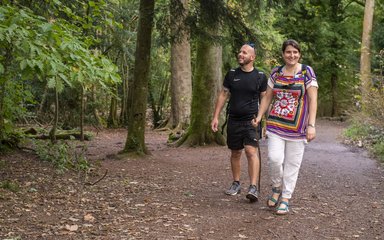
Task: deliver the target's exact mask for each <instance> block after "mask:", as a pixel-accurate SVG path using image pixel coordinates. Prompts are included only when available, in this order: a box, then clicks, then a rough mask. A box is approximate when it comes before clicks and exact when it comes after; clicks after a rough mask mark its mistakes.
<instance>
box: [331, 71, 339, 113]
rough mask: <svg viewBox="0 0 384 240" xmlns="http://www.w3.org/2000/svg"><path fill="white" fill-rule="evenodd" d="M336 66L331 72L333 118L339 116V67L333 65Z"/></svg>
mask: <svg viewBox="0 0 384 240" xmlns="http://www.w3.org/2000/svg"><path fill="white" fill-rule="evenodd" d="M331 65H334V66H333V67H332V69H333V71H332V72H331V94H332V96H331V98H332V109H331V116H332V117H335V116H337V115H338V112H339V110H338V100H337V88H338V87H337V81H338V76H337V65H336V64H331Z"/></svg>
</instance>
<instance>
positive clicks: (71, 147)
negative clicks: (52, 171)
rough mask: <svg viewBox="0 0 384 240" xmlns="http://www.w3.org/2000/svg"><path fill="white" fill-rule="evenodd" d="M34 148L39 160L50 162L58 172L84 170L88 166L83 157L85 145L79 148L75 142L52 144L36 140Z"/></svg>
mask: <svg viewBox="0 0 384 240" xmlns="http://www.w3.org/2000/svg"><path fill="white" fill-rule="evenodd" d="M35 149H36V153H37V154H38V156H39V157H40V159H41V160H43V161H47V162H51V163H52V164H53V165H54V166H55V167H56V168H57V170H58V171H59V172H63V171H67V170H76V171H86V170H87V169H88V168H89V167H90V164H89V162H88V161H87V159H86V157H85V153H86V146H85V145H84V146H82V147H81V148H80V150H79V148H78V147H76V146H75V144H73V143H70V142H64V141H63V142H59V143H56V144H52V143H51V142H46V141H36V142H35Z"/></svg>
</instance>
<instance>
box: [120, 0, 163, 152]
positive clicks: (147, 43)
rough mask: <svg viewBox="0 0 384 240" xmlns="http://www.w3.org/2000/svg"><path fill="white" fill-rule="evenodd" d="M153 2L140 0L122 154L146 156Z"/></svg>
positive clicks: (151, 0)
mask: <svg viewBox="0 0 384 240" xmlns="http://www.w3.org/2000/svg"><path fill="white" fill-rule="evenodd" d="M154 8H155V1H154V0H140V8H139V24H138V31H137V41H136V53H135V67H134V80H133V81H134V83H133V85H132V88H133V91H132V99H134V102H132V108H131V109H130V112H129V120H128V134H127V140H126V143H125V148H124V150H123V152H134V153H137V154H139V155H141V154H148V153H149V152H148V150H147V147H146V145H145V135H144V133H145V124H146V121H145V120H146V110H147V95H148V82H149V80H148V79H149V69H150V51H151V36H152V27H153V17H154Z"/></svg>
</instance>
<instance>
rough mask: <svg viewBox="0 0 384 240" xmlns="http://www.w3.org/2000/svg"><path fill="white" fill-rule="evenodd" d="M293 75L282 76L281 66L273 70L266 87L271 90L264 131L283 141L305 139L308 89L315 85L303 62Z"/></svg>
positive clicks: (312, 72) (311, 70) (308, 68)
mask: <svg viewBox="0 0 384 240" xmlns="http://www.w3.org/2000/svg"><path fill="white" fill-rule="evenodd" d="M302 66H303V67H302V70H301V71H300V72H298V73H297V74H296V75H295V76H284V75H283V71H282V69H283V67H282V66H280V67H275V68H274V69H272V73H271V76H270V78H269V80H268V86H269V87H271V88H272V89H273V101H272V107H271V110H270V112H269V116H268V120H267V133H269V134H275V135H277V136H279V137H281V138H283V139H286V140H293V141H302V140H305V139H306V127H307V121H308V96H307V91H306V90H307V89H308V88H309V87H311V86H314V87H318V84H317V80H316V75H315V72H314V71H313V69H312V68H311V67H310V66H306V65H302Z"/></svg>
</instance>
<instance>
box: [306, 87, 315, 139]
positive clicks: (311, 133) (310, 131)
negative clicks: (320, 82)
mask: <svg viewBox="0 0 384 240" xmlns="http://www.w3.org/2000/svg"><path fill="white" fill-rule="evenodd" d="M307 93H308V104H309V106H308V108H309V109H308V110H309V112H308V113H309V116H308V126H307V141H308V142H310V141H312V140H313V139H314V138H315V137H316V128H315V126H316V125H315V124H316V113H317V87H315V86H311V87H309V88H308V89H307Z"/></svg>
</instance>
